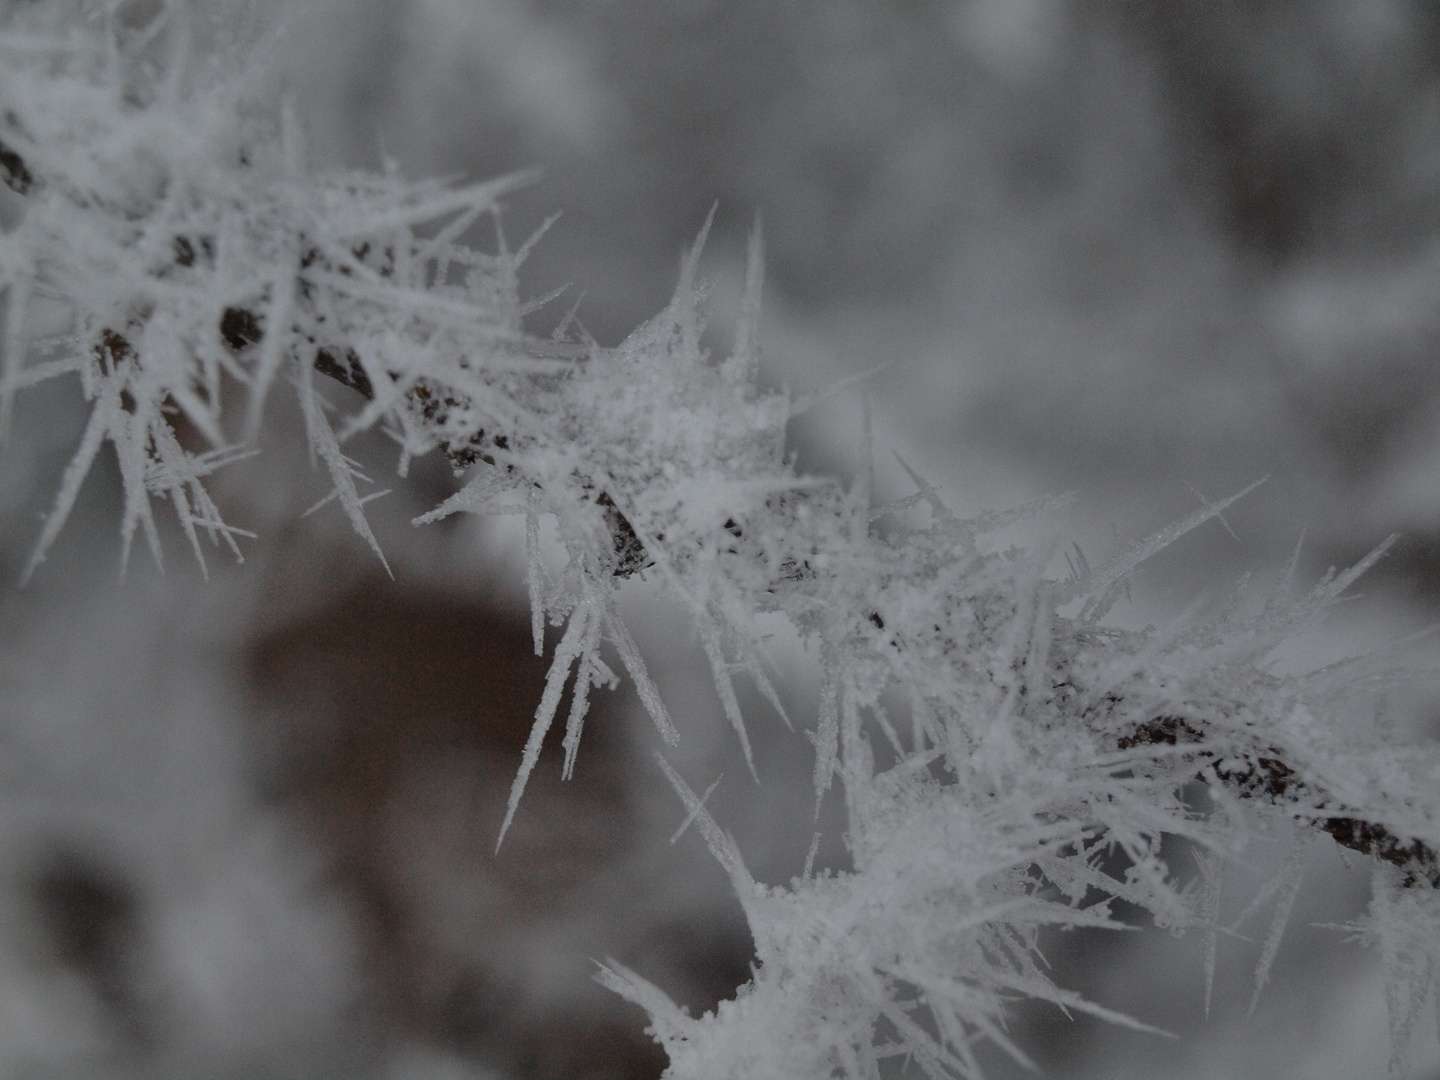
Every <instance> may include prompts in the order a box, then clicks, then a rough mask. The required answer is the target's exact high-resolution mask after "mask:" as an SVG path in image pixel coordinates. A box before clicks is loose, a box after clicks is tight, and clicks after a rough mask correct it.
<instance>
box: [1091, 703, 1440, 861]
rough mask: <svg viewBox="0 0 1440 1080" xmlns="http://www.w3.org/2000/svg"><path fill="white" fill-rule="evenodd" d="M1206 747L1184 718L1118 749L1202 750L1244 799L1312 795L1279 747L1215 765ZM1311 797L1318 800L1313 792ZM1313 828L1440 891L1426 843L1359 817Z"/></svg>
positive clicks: (1319, 821) (1166, 719) (1150, 726)
mask: <svg viewBox="0 0 1440 1080" xmlns="http://www.w3.org/2000/svg"><path fill="white" fill-rule="evenodd" d="M1204 741H1205V735H1204V732H1202V731H1200V730H1198V729H1197V728H1196V727H1194V726H1193V725H1192V724H1190V723H1189V722H1187V721H1186V720H1185V719H1184V718H1182V717H1178V716H1157V717H1156V718H1155V719H1153V720H1147V721H1146V722H1145V723H1143V724H1141V725H1140V726H1139V727H1137V728H1136V729H1135V730H1134V731H1133V732H1131V733H1130V734H1129V735H1124V736H1121V738H1120V739H1119V740H1117V742H1116V745H1117V746H1118V747H1119V748H1120V749H1121V750H1130V749H1133V748H1135V747H1137V746H1160V745H1164V746H1179V745H1182V744H1184V745H1197V753H1198V755H1199V756H1200V757H1204V758H1208V759H1210V760H1211V761H1212V762H1213V763H1214V769H1213V772H1214V775H1215V776H1216V777H1217V778H1218V779H1219V780H1220V782H1221V783H1223V784H1224V785H1225V786H1226V787H1227V788H1230V789H1231V790H1232V791H1234V792H1235V793H1236V794H1237V795H1239V796H1240V797H1241V798H1243V799H1252V798H1264V799H1269V800H1270V801H1271V802H1278V801H1280V800H1284V799H1289V800H1298V799H1299V798H1301V797H1302V796H1304V795H1306V794H1307V785H1306V784H1305V782H1304V781H1303V780H1302V779H1301V778H1300V776H1299V774H1298V773H1297V772H1296V771H1295V770H1294V769H1293V768H1291V767H1290V766H1289V765H1288V764H1286V762H1285V760H1284V755H1283V752H1282V751H1280V750H1278V749H1276V748H1275V747H1268V748H1266V749H1265V750H1264V751H1263V752H1261V753H1258V754H1255V755H1254V756H1253V757H1252V756H1249V755H1246V756H1244V757H1241V758H1239V759H1238V760H1237V759H1235V758H1227V759H1225V760H1222V761H1219V762H1214V758H1215V754H1214V752H1213V751H1211V750H1208V749H1203V748H1198V744H1200V743H1203V742H1204ZM1202 779H1203V776H1202ZM1308 794H1309V795H1310V797H1311V798H1313V797H1314V792H1313V790H1311V791H1309V792H1308ZM1321 805H1323V803H1322V804H1321ZM1311 824H1312V825H1314V826H1315V827H1316V828H1318V829H1320V830H1322V831H1323V832H1327V833H1329V834H1330V835H1331V836H1332V837H1334V839H1335V842H1336V843H1337V844H1340V845H1341V846H1342V847H1347V848H1350V849H1351V850H1352V851H1358V852H1360V854H1362V855H1370V856H1373V857H1374V858H1377V859H1380V860H1382V861H1384V862H1388V863H1390V864H1391V865H1392V866H1398V867H1399V868H1400V869H1401V870H1404V871H1405V875H1406V876H1405V880H1404V884H1405V885H1406V886H1410V887H1413V886H1415V885H1418V884H1419V883H1420V882H1421V881H1425V882H1427V883H1428V884H1429V885H1430V886H1431V887H1432V888H1435V889H1440V853H1437V852H1436V851H1435V849H1434V848H1432V847H1430V846H1429V845H1428V844H1426V843H1425V842H1424V841H1422V840H1416V839H1410V840H1404V839H1401V838H1400V837H1399V836H1397V835H1395V834H1394V833H1393V832H1391V831H1390V830H1389V829H1387V828H1386V827H1385V826H1384V825H1378V824H1376V823H1375V822H1373V821H1365V820H1362V819H1360V818H1355V817H1345V816H1341V815H1337V816H1334V817H1326V818H1315V819H1311Z"/></svg>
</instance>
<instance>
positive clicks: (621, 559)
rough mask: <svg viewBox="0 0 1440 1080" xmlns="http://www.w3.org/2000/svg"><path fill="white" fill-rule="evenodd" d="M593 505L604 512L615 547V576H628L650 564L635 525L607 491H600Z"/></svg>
mask: <svg viewBox="0 0 1440 1080" xmlns="http://www.w3.org/2000/svg"><path fill="white" fill-rule="evenodd" d="M595 505H596V506H598V507H600V509H601V510H603V511H604V512H605V524H606V525H607V526H609V529H610V536H611V539H612V541H613V543H614V547H615V576H616V577H618V578H628V577H631V576H632V575H634V574H637V573H639V572H640V571H641V570H644V569H645V568H646V567H647V566H650V565H651V564H652V562H653V561H654V560H652V559H651V558H650V557H649V555H648V553H647V552H646V551H645V545H644V544H643V543H642V542H641V540H640V537H639V536H638V535H637V534H636V532H635V526H634V525H631V524H630V521H629V519H628V518H626V517H625V515H624V514H622V513H621V512H620V508H619V507H618V506H616V505H615V501H614V500H613V499H611V498H610V495H609V493H608V492H605V491H602V492H601V493H600V495H599V496H598V497H597V498H596V500H595Z"/></svg>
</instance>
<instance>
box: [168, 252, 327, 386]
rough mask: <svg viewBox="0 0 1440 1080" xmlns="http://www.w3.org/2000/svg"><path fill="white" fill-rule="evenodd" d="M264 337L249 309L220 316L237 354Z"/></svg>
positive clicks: (225, 336)
mask: <svg viewBox="0 0 1440 1080" xmlns="http://www.w3.org/2000/svg"><path fill="white" fill-rule="evenodd" d="M192 257H193V251H192ZM263 336H264V332H263V331H262V330H261V329H260V320H259V318H258V317H257V316H256V315H255V313H254V312H253V311H250V310H249V309H247V308H236V307H227V308H226V309H225V311H224V313H223V314H222V315H221V316H220V337H221V339H222V340H223V341H224V342H225V344H226V345H229V346H230V348H232V349H234V350H235V351H236V352H237V353H238V352H244V351H245V350H246V349H248V348H249V347H250V346H251V345H254V344H255V343H256V342H258V341H259V340H260V339H261V338H262V337H263ZM316 366H317V367H318V366H319V365H318V364H317V365H316Z"/></svg>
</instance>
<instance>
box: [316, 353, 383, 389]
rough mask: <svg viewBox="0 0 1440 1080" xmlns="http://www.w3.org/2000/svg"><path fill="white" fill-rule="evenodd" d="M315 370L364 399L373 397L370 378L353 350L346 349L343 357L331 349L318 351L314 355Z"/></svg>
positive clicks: (358, 355) (357, 354)
mask: <svg viewBox="0 0 1440 1080" xmlns="http://www.w3.org/2000/svg"><path fill="white" fill-rule="evenodd" d="M315 370H316V371H318V372H320V374H321V375H328V376H330V378H332V379H334V380H335V381H336V382H340V383H344V384H345V385H346V386H348V387H350V389H352V390H354V391H356V392H357V393H359V394H361V395H362V396H364V397H367V398H370V399H372V400H373V399H374V397H375V387H374V386H372V385H371V383H370V376H369V375H366V374H365V368H364V367H363V366H362V365H361V363H360V354H359V353H357V352H356V351H355V350H354V349H346V350H345V353H344V355H343V356H340V355H337V354H336V353H335V351H334V350H333V349H329V348H323V347H322V348H320V349H318V350H317V351H316V353H315Z"/></svg>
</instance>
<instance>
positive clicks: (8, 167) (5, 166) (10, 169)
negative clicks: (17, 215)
mask: <svg viewBox="0 0 1440 1080" xmlns="http://www.w3.org/2000/svg"><path fill="white" fill-rule="evenodd" d="M0 178H3V179H4V181H5V186H6V187H8V188H9V189H10V190H11V191H13V192H15V193H16V194H19V195H28V194H30V189H31V188H33V187H34V186H35V177H34V176H33V175H31V173H30V169H29V168H28V167H27V166H26V164H25V159H24V158H22V157H21V156H20V155H19V154H18V153H16V152H15V151H14V150H13V149H11V148H10V147H9V146H8V145H7V144H6V143H4V142H3V141H0Z"/></svg>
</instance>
